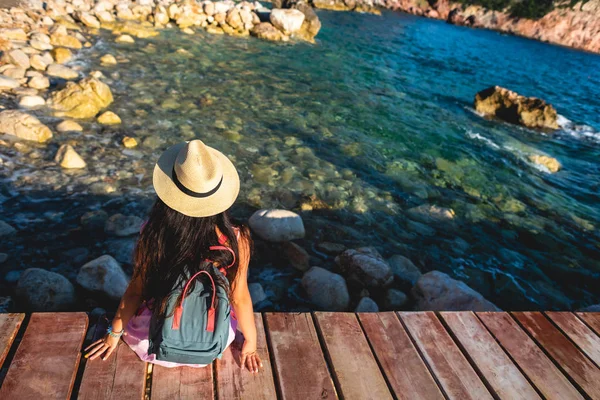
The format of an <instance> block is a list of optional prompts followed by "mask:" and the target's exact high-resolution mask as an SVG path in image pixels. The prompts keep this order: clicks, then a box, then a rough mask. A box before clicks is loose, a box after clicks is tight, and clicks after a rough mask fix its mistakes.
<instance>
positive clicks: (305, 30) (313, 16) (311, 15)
mask: <svg viewBox="0 0 600 400" xmlns="http://www.w3.org/2000/svg"><path fill="white" fill-rule="evenodd" d="M293 8H295V9H297V10H299V11H301V12H302V14H304V22H302V26H301V27H300V30H299V31H297V32H296V33H294V36H296V37H299V38H300V39H304V40H306V41H309V42H311V43H312V42H314V41H315V39H314V38H315V36H317V33H319V30H321V21H320V20H319V17H317V13H315V10H313V8H312V7H311V6H310V5H308V4H307V3H305V2H303V1H302V2H298V3H296V4H295V5H294V6H293Z"/></svg>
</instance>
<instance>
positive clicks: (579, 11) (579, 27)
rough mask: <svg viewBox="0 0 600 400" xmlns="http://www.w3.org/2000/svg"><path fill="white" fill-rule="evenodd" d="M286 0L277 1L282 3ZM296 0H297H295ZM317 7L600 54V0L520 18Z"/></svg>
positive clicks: (364, 1) (352, 1)
mask: <svg viewBox="0 0 600 400" xmlns="http://www.w3.org/2000/svg"><path fill="white" fill-rule="evenodd" d="M279 1H282V2H283V4H285V3H286V2H285V0H275V1H274V3H275V4H278V3H279ZM292 1H293V0H292ZM312 4H313V5H314V7H315V8H322V9H328V10H337V11H358V12H375V13H376V12H377V8H384V9H389V10H394V11H402V12H405V13H408V14H413V15H417V16H423V17H427V18H434V19H440V20H443V21H447V22H448V23H450V24H454V25H461V26H468V27H472V28H483V29H491V30H494V31H498V32H502V33H508V34H511V35H516V36H523V37H526V38H530V39H535V40H540V41H543V42H548V43H553V44H558V45H562V46H567V47H572V48H575V49H580V50H585V51H589V52H593V53H600V1H599V0H589V1H579V2H577V3H573V2H557V3H555V4H556V5H555V8H554V10H552V11H550V12H549V13H548V14H546V15H544V16H543V17H542V18H540V19H537V20H533V19H527V18H518V17H514V16H512V15H511V14H510V12H509V11H508V10H503V11H494V10H488V9H486V8H485V7H482V6H480V5H466V4H464V3H460V2H454V1H449V0H436V1H425V0H312Z"/></svg>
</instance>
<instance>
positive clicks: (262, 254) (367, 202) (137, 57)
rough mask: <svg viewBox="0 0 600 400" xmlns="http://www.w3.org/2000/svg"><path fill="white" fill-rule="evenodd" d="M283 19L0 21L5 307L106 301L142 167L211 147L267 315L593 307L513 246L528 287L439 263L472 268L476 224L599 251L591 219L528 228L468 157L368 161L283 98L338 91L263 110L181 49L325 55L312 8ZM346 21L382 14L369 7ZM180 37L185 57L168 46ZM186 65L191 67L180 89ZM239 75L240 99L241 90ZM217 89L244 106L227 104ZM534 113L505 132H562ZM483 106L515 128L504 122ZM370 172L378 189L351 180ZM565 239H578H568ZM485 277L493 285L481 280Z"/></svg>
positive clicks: (88, 14)
mask: <svg viewBox="0 0 600 400" xmlns="http://www.w3.org/2000/svg"><path fill="white" fill-rule="evenodd" d="M313 3H314V4H313V5H314V6H315V7H318V8H330V9H338V8H336V7H335V6H331V7H327V6H325V5H322V6H321V7H319V5H318V4H317V3H316V2H313ZM319 4H320V3H319ZM323 4H324V3H323ZM274 6H275V8H273V9H272V10H271V9H269V8H265V7H264V6H263V5H261V4H260V3H257V2H255V3H252V2H240V3H234V2H231V1H223V2H211V1H204V2H197V1H187V0H186V1H177V2H174V1H170V0H158V1H153V0H141V1H137V2H128V1H118V2H117V1H112V0H99V1H92V0H70V1H65V0H52V1H50V2H47V3H46V6H45V7H42V3H37V2H35V1H31V3H30V5H28V6H27V7H26V8H25V7H21V8H12V9H9V10H7V9H1V10H0V32H1V35H2V36H1V37H2V39H1V40H0V50H1V51H2V57H1V65H0V74H1V75H0V134H3V135H4V136H0V156H1V158H0V176H1V180H0V238H1V240H2V246H0V252H2V253H0V271H1V272H2V274H1V276H0V281H1V282H0V289H1V290H2V298H5V297H6V296H5V293H6V294H7V295H8V296H10V297H11V298H12V301H7V302H3V303H2V304H9V306H8V308H7V309H8V310H10V311H13V310H19V311H20V310H48V311H50V310H81V309H83V310H88V311H89V310H92V309H93V308H95V307H98V306H100V307H112V306H114V305H115V304H116V302H117V301H118V299H119V298H120V296H121V295H122V293H123V291H124V290H125V288H126V284H127V281H128V279H129V277H130V276H131V275H132V272H133V271H132V256H131V255H132V252H133V249H134V246H135V241H136V238H137V234H138V232H139V229H140V226H141V225H142V223H143V218H145V216H146V213H147V210H148V208H149V206H150V205H151V204H152V201H153V195H152V187H151V177H152V175H151V171H152V165H153V163H154V161H155V160H156V158H157V157H158V155H159V154H160V152H161V151H162V150H164V149H165V148H166V147H168V146H169V145H172V144H174V143H177V142H179V141H181V140H189V139H191V138H195V137H197V138H200V139H202V140H205V141H206V142H207V143H208V144H211V145H212V144H213V142H216V143H217V144H218V146H215V147H218V148H219V149H221V150H223V151H224V152H225V154H227V155H228V156H230V157H231V159H232V161H233V162H234V163H235V164H236V166H237V167H238V169H239V170H240V176H241V178H242V188H241V194H240V201H238V204H236V205H235V206H234V207H233V209H232V214H233V216H234V217H235V218H237V219H238V220H239V221H241V222H242V223H245V224H249V225H250V228H251V229H252V232H253V239H254V240H255V254H254V257H253V260H252V264H251V275H250V282H251V294H252V298H253V302H254V303H255V306H256V307H257V309H259V310H268V309H275V310H310V309H320V310H335V311H353V310H357V311H377V310H410V309H415V310H477V311H483V310H487V311H489V310H497V309H499V308H498V306H497V305H496V304H495V303H498V305H499V306H502V307H503V308H504V307H507V308H519V307H523V308H532V307H533V308H556V309H565V308H572V307H576V306H583V305H589V304H590V303H591V300H592V298H593V295H590V294H589V293H587V292H586V293H583V294H578V297H577V301H572V300H571V299H569V298H568V297H567V296H566V295H565V294H563V293H561V288H560V287H559V286H558V284H557V283H556V281H557V280H560V277H561V276H563V274H564V272H563V271H562V269H561V267H559V268H558V269H557V271H553V272H552V273H551V275H552V277H551V278H549V277H548V275H549V274H550V273H547V272H546V271H544V272H542V271H538V270H537V269H536V268H537V267H535V265H536V264H537V263H532V262H530V261H529V260H530V259H528V261H524V262H521V260H520V257H521V256H520V254H519V253H518V252H515V253H511V251H512V250H508V249H494V251H496V250H498V254H495V257H497V258H498V259H501V258H502V257H504V258H506V259H507V260H508V262H507V264H510V265H521V267H518V266H517V267H514V268H515V269H523V267H522V265H525V264H527V267H528V268H530V271H529V272H527V274H526V275H528V277H529V276H531V277H532V278H531V279H530V280H529V281H527V283H525V281H524V280H522V279H521V278H514V277H513V276H512V275H511V274H510V273H507V274H506V275H501V276H498V275H497V273H498V272H497V271H496V270H494V269H492V270H489V269H488V270H486V268H482V269H479V268H477V267H475V266H473V265H472V263H473V261H470V260H469V261H468V262H464V263H463V262H458V264H454V265H453V266H452V269H454V270H455V272H456V271H458V272H457V273H455V274H454V275H453V276H450V275H447V274H446V273H445V272H451V271H449V270H448V268H447V264H448V263H450V261H449V260H450V257H452V259H453V260H456V259H462V257H465V258H466V256H465V254H466V253H468V251H469V249H471V248H478V246H479V245H478V244H477V243H476V242H475V241H471V240H470V241H469V242H467V241H466V240H465V239H463V238H461V236H459V235H460V234H461V228H464V227H465V226H467V225H473V224H478V223H482V227H481V229H483V230H492V229H494V228H493V226H495V225H493V224H494V223H496V222H497V221H499V220H501V221H502V224H505V225H503V226H504V228H503V232H502V235H504V236H505V237H504V239H505V240H506V241H507V243H510V242H511V241H514V242H517V241H518V239H517V237H518V236H519V235H520V237H527V238H528V239H527V240H530V241H532V242H533V243H535V246H534V247H536V248H538V247H546V246H552V245H553V243H555V241H556V239H554V237H553V236H551V235H545V234H544V230H545V229H547V230H549V231H551V232H552V235H554V234H556V235H558V233H556V232H558V231H559V230H561V229H562V227H564V226H567V227H568V230H569V231H573V232H586V233H587V234H589V235H590V236H591V239H590V240H593V237H594V235H597V230H596V226H595V225H594V224H593V223H591V222H589V221H587V220H585V219H584V218H581V217H578V216H576V215H575V214H572V213H567V212H562V211H561V212H556V213H554V212H553V211H552V212H551V211H548V213H550V214H551V217H548V219H547V220H546V219H544V220H542V217H541V216H539V217H538V216H537V215H536V216H534V217H535V218H526V217H525V215H524V213H525V210H527V209H528V208H532V207H534V206H538V205H539V204H535V201H534V200H532V201H531V202H524V200H523V199H520V200H519V199H516V198H514V197H513V196H512V195H511V193H510V192H509V191H508V190H506V189H502V188H498V187H497V188H495V189H494V192H493V193H492V192H486V191H485V190H483V189H480V187H479V186H478V183H479V182H480V181H482V180H485V178H484V176H483V174H481V173H478V172H477V168H476V166H475V165H473V164H470V163H469V161H468V160H459V161H454V160H447V159H445V158H444V157H443V156H442V155H438V156H437V157H432V156H429V155H424V156H423V157H422V164H421V165H418V164H417V163H415V162H412V161H408V160H405V159H394V160H392V159H391V158H388V157H385V156H382V155H381V154H377V153H378V152H379V150H378V149H375V148H374V147H369V146H365V147H362V146H360V145H359V144H358V143H359V140H358V139H354V138H353V137H352V135H353V132H352V131H351V130H352V128H350V129H347V128H344V132H343V134H344V135H348V137H349V139H341V138H339V137H340V136H341V134H342V129H339V130H335V129H334V128H332V127H333V126H334V124H335V123H337V122H339V120H340V117H339V115H337V110H336V104H335V101H332V102H331V103H330V104H329V105H324V104H323V103H320V102H319V104H316V103H317V101H316V100H314V103H315V104H313V105H314V106H315V107H331V109H330V110H328V111H329V112H328V113H323V114H322V115H318V114H316V113H315V112H306V113H304V114H303V115H301V114H300V113H299V112H298V109H294V108H293V106H290V105H288V104H285V103H284V102H283V101H282V99H285V98H286V97H287V98H288V99H289V101H290V102H292V101H295V100H293V99H292V96H294V95H302V94H307V93H309V92H310V91H311V90H315V89H316V90H322V91H330V90H331V88H330V87H329V86H328V85H327V84H326V83H325V82H324V83H321V87H319V86H318V85H319V84H320V83H319V82H313V83H312V86H311V85H309V84H307V83H305V82H304V80H305V79H308V78H307V77H303V76H302V75H298V76H297V78H296V82H293V84H294V85H292V83H290V82H287V81H285V80H284V79H278V78H277V76H273V77H272V82H271V84H273V85H274V88H276V89H277V90H278V91H279V92H281V93H283V94H284V97H282V98H274V97H271V93H267V92H260V91H259V90H258V89H257V88H258V87H259V86H260V85H261V80H260V77H259V76H257V75H253V73H252V72H251V71H248V70H246V69H245V68H244V67H243V65H242V64H236V60H235V57H231V58H228V59H226V60H219V59H218V58H215V56H209V55H207V56H206V57H201V55H200V54H199V53H202V52H203V51H204V52H206V47H205V48H204V50H202V51H201V50H196V49H195V48H194V47H193V46H191V45H190V46H188V47H184V44H185V43H188V44H190V43H191V44H194V45H195V46H198V43H199V42H202V43H204V46H207V47H210V46H212V45H215V43H217V42H216V41H219V40H227V41H228V42H227V43H229V44H228V46H229V47H230V48H231V52H232V54H235V52H242V51H254V52H255V53H254V54H256V57H257V58H258V59H259V60H260V61H261V62H263V61H262V60H261V59H260V57H261V56H260V54H259V51H258V50H256V49H253V48H252V47H251V46H250V45H249V44H247V43H248V41H254V40H256V41H258V40H269V41H276V42H285V43H267V44H266V45H269V46H298V47H305V46H318V45H319V44H318V43H317V44H315V38H316V40H317V41H318V36H317V34H318V32H319V30H320V29H321V21H320V20H319V17H318V15H317V14H316V13H315V12H314V11H313V9H312V7H310V6H308V5H307V4H306V3H294V4H287V5H285V7H286V8H281V7H283V6H284V5H283V4H281V5H278V4H276V3H275V4H274ZM277 6H279V8H277ZM288 7H290V8H288ZM361 7H362V8H361ZM339 9H344V10H345V9H346V8H339ZM351 9H353V10H355V11H361V12H368V13H372V14H378V13H379V12H378V9H377V8H375V5H373V4H370V3H368V4H367V3H365V5H364V6H360V7H358V6H355V7H352V8H351ZM220 35H222V36H230V38H225V39H221V36H220ZM250 36H252V37H250ZM173 38H178V39H177V40H181V42H178V43H177V44H174V45H171V44H170V42H169V40H171V39H173ZM262 45H263V44H261V46H262ZM236 46H237V47H236ZM248 49H250V50H248ZM160 52H162V53H163V54H165V55H166V57H165V58H164V59H163V60H162V62H155V63H146V62H145V60H146V59H149V60H156V58H155V57H156V54H157V53H160ZM195 68H198V71H202V72H198V73H195V72H193V71H195ZM227 68H230V70H228V69H227ZM257 69H258V68H257ZM184 70H185V71H191V73H192V75H191V77H190V78H188V77H187V76H186V75H185V74H184V72H183V71H184ZM169 74H172V75H169ZM203 75H207V76H210V79H211V86H210V87H208V86H207V87H206V88H203V87H202V85H201V84H198V85H194V89H195V90H194V91H191V92H189V93H188V92H186V91H185V88H186V87H187V86H189V85H193V84H194V82H193V79H203ZM236 76H241V77H244V79H246V80H247V82H250V83H251V85H248V86H242V85H241V84H239V83H238V82H237V81H235V79H234V78H235V77H236ZM156 77H158V78H156ZM161 78H164V79H161ZM189 79H191V80H189ZM500 89H502V88H500ZM503 90H506V89H503ZM225 93H227V96H231V98H233V97H237V98H239V99H244V101H240V102H239V103H235V104H233V103H228V101H229V98H228V97H226V95H225ZM510 93H513V92H510ZM513 94H514V95H515V96H518V95H517V94H516V93H513ZM473 96H475V93H473ZM478 96H479V95H478ZM511 96H512V94H511ZM521 97H522V96H520V97H519V99H520V98H521ZM526 100H528V101H529V100H531V99H526ZM534 100H537V99H534ZM534 100H531V101H534ZM302 101H303V102H306V103H309V102H311V101H312V100H310V98H309V97H308V96H306V100H302ZM363 101H364V104H363V103H360V101H359V100H357V101H356V102H357V103H358V104H359V105H360V106H363V107H364V108H363V109H361V110H359V113H367V112H369V111H368V110H369V108H370V107H371V106H372V104H370V103H369V100H363ZM519 101H521V100H519ZM476 103H477V100H476ZM542 103H543V104H541V110H542V112H541V114H540V113H539V112H537V111H535V110H534V111H531V109H527V110H526V112H530V113H533V114H535V117H534V118H533V120H534V121H535V122H534V123H523V122H522V121H523V120H522V119H521V120H519V121H517V122H516V123H518V124H521V125H525V126H527V127H529V128H533V129H532V132H535V131H536V129H538V130H539V128H542V129H541V130H540V131H539V134H540V135H542V133H543V132H542V131H543V130H544V129H546V128H548V129H552V130H556V129H558V124H557V122H556V120H557V112H556V110H555V109H554V108H552V106H550V105H547V104H546V103H544V102H543V101H542ZM265 104H267V105H268V106H267V107H262V108H261V107H260V105H265ZM527 104H529V103H527ZM538 106H539V104H538V103H535V107H538ZM235 107H239V109H235ZM286 107H289V108H286ZM547 107H551V108H552V110H553V111H552V110H551V111H547V110H548V108H547ZM474 108H475V110H476V111H478V112H481V113H482V114H485V115H488V114H489V116H492V117H494V118H498V119H502V120H507V118H502V116H501V114H502V113H501V112H497V111H490V112H489V113H487V114H486V112H484V111H483V108H481V109H480V108H478V107H477V104H475V107H474ZM484 108H485V107H484ZM491 108H493V107H492V106H488V108H487V109H491ZM487 109H486V110H487ZM494 110H496V109H494ZM277 112H282V113H283V114H277ZM494 113H495V114H494ZM260 114H266V116H267V117H271V118H272V121H273V124H275V123H277V124H278V129H273V131H267V127H268V124H265V125H260V126H259V124H257V123H255V122H253V118H256V117H257V116H258V115H260ZM492 114H494V115H492ZM540 115H542V117H540ZM548 115H550V117H549V118H550V122H548V121H547V120H546V117H547V116H548ZM246 116H247V118H245V117H246ZM346 118H347V119H349V120H350V119H352V118H353V116H352V115H346ZM542 120H543V121H542ZM507 121H508V122H514V121H512V120H507ZM540 121H542V122H540ZM484 122H485V123H487V122H488V121H484ZM281 128H283V129H281ZM162 132H167V133H168V134H164V135H163V134H162ZM313 137H318V138H319V139H318V140H322V141H323V143H327V144H335V145H336V149H337V150H333V151H332V153H341V154H343V156H344V157H347V158H348V159H349V160H351V161H350V162H349V164H347V165H341V166H340V165H337V162H336V161H335V160H334V158H333V154H326V155H323V149H322V146H323V144H321V143H316V142H315V139H313ZM519 160H520V161H519V163H520V164H522V165H525V166H526V167H527V166H528V165H537V166H542V168H544V169H545V170H544V171H545V172H548V173H553V174H556V173H560V171H562V170H564V167H563V166H562V164H561V163H560V162H559V161H558V160H557V159H556V158H554V157H552V156H551V155H548V154H545V153H544V154H542V153H541V152H538V151H534V152H532V151H528V152H525V153H524V155H520V159H519ZM371 169H372V170H376V171H378V172H377V174H378V175H377V176H378V179H381V182H383V183H384V184H379V183H380V182H379V181H377V183H372V182H370V181H369V180H368V179H362V177H363V176H365V175H366V174H367V172H366V171H368V170H371ZM428 170H430V171H434V172H433V173H432V174H431V176H430V177H428V179H429V180H428V181H427V183H423V182H425V181H424V180H419V179H417V177H419V178H420V177H422V176H425V175H427V173H428V172H426V171H428ZM390 186H398V187H400V188H401V190H402V191H403V193H402V194H399V193H398V192H397V191H395V189H389V187H390ZM450 187H460V188H461V190H464V192H465V193H467V194H468V196H470V198H471V200H469V201H465V200H464V199H453V200H452V201H443V200H442V197H443V193H444V192H445V191H446V190H448V188H450ZM404 193H408V195H405V194H404ZM472 199H477V200H472ZM479 200H481V204H479V203H478V201H479ZM487 202H489V203H491V204H493V206H489V205H488V204H487ZM540 207H541V208H543V206H541V205H540ZM482 221H490V222H487V223H489V224H490V225H489V226H487V225H485V224H486V222H482ZM42 226H43V229H41V228H42ZM559 227H560V228H559ZM564 240H567V241H570V240H573V241H576V240H575V239H573V238H570V237H569V238H567V237H566V234H565V238H564ZM569 243H571V242H569ZM507 246H509V245H508V244H507ZM503 250H506V251H503ZM588 251H589V252H590V253H594V254H595V253H597V252H598V250H597V249H589V250H588ZM528 255H530V256H532V257H535V256H536V255H538V254H537V252H533V251H532V253H531V254H530V253H528ZM573 257H574V258H573ZM592 258H593V257H587V256H586V255H581V254H580V250H578V249H577V248H575V247H574V246H573V247H569V248H568V250H567V251H566V252H565V254H564V259H563V260H557V264H560V265H567V264H568V263H569V262H570V261H569V260H573V259H577V260H580V261H578V262H580V263H581V264H585V265H586V266H590V265H592V264H593V265H594V266H596V264H597V262H596V263H594V262H593V261H590V260H591V259H592ZM453 262H454V261H453ZM578 262H574V263H575V264H577V263H578ZM519 263H520V264H519ZM561 263H562V264H561ZM482 264H483V263H482ZM575 267H577V265H576V266H575ZM510 268H512V267H510ZM438 269H440V270H441V269H444V271H443V272H440V271H438ZM589 270H590V269H589V268H588V269H587V270H586V269H585V268H578V269H577V274H579V275H577V277H576V278H575V279H576V280H581V281H583V280H585V279H590V277H591V279H595V280H597V279H598V276H597V275H594V274H593V273H591V272H590V274H589V275H586V274H587V272H586V271H589ZM511 273H512V272H511ZM457 277H459V278H463V279H464V280H465V281H466V282H462V281H459V280H457V279H455V278H457ZM492 277H493V278H498V280H497V282H495V283H491V284H490V280H493V278H492ZM524 285H530V288H529V289H527V290H525V289H523V286H524ZM470 286H472V287H470ZM480 292H481V293H480ZM532 292H533V293H535V294H533V295H532V294H531V293H532ZM514 293H519V294H518V296H519V298H518V300H515V301H514V302H512V301H511V300H508V298H509V297H510V296H512V295H513V294H514ZM486 297H488V298H489V299H487V300H486ZM0 307H2V306H1V305H0Z"/></svg>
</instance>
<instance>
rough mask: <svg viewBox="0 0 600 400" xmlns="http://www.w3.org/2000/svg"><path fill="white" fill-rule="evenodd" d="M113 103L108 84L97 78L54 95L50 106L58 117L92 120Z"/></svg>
mask: <svg viewBox="0 0 600 400" xmlns="http://www.w3.org/2000/svg"><path fill="white" fill-rule="evenodd" d="M112 102H113V96H112V93H111V91H110V88H109V87H108V85H107V84H105V83H103V82H101V81H99V80H98V79H96V78H91V77H88V78H85V79H82V80H81V81H79V82H77V83H73V82H69V83H68V84H67V86H66V87H65V88H64V89H63V90H61V91H58V92H54V93H53V94H52V97H51V100H50V105H51V107H52V108H54V110H56V111H55V115H56V116H58V117H71V118H92V117H94V116H95V115H96V114H98V111H100V110H101V109H103V108H105V107H107V106H108V105H109V104H111V103H112Z"/></svg>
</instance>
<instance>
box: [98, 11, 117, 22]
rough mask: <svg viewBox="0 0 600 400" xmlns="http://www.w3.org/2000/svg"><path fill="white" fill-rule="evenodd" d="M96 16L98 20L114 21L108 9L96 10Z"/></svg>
mask: <svg viewBox="0 0 600 400" xmlns="http://www.w3.org/2000/svg"><path fill="white" fill-rule="evenodd" d="M96 17H97V18H98V20H100V22H104V23H110V22H114V21H115V17H113V15H112V14H111V13H110V12H108V11H97V12H96Z"/></svg>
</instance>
